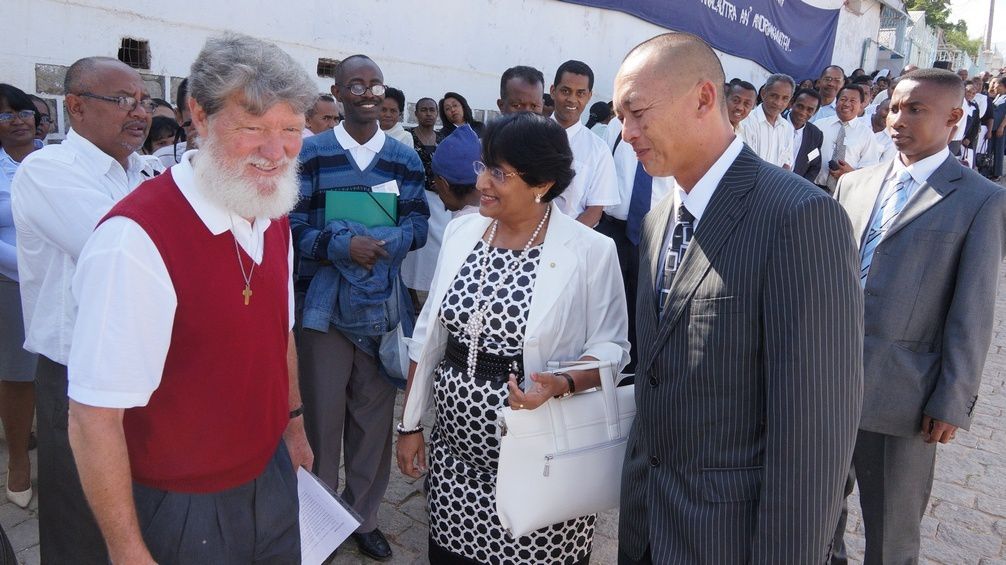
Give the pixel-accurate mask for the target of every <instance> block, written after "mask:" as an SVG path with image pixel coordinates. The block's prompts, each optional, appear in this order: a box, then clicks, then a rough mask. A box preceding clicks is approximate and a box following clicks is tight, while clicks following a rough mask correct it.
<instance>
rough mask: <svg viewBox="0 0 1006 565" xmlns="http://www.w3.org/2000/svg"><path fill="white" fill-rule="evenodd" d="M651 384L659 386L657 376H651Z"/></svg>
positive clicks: (655, 386) (654, 386)
mask: <svg viewBox="0 0 1006 565" xmlns="http://www.w3.org/2000/svg"><path fill="white" fill-rule="evenodd" d="M650 386H651V387H653V388H657V377H650Z"/></svg>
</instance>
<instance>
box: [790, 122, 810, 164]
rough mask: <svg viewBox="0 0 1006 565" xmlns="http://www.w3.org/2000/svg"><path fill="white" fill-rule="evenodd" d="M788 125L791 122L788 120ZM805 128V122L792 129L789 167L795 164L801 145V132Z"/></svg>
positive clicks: (791, 123)
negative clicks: (791, 153) (791, 158)
mask: <svg viewBox="0 0 1006 565" xmlns="http://www.w3.org/2000/svg"><path fill="white" fill-rule="evenodd" d="M789 125H790V126H792V125H793V122H790V123H789ZM806 130H807V124H804V126H803V127H802V128H800V129H795V128H794V129H793V161H791V162H792V163H793V165H790V166H791V167H793V166H795V165H796V159H797V157H799V156H800V147H801V146H803V132H804V131H806Z"/></svg>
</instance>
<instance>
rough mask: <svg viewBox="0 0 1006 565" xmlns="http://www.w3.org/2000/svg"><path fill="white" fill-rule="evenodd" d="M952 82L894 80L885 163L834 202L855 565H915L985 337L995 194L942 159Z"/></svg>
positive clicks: (1000, 228) (945, 78)
mask: <svg viewBox="0 0 1006 565" xmlns="http://www.w3.org/2000/svg"><path fill="white" fill-rule="evenodd" d="M963 95H964V84H963V83H962V82H961V80H960V79H959V78H958V77H957V75H955V74H953V73H951V72H950V71H944V70H938V69H923V70H917V71H914V72H912V73H911V74H909V75H906V76H905V77H903V78H902V79H901V80H900V81H899V82H898V85H897V87H896V88H895V90H894V94H893V95H892V96H891V110H890V114H889V116H888V118H887V127H888V131H889V132H890V133H891V138H892V139H893V140H894V144H895V145H896V146H897V148H898V157H897V158H896V159H894V161H893V162H888V163H884V164H881V165H876V166H873V167H867V168H864V169H862V170H860V171H854V172H852V173H849V174H848V175H845V176H844V177H842V179H841V181H840V182H839V184H838V187H837V190H836V193H835V197H836V198H837V199H838V201H839V203H841V205H842V206H843V207H844V208H845V209H846V211H848V213H849V216H850V218H851V219H852V226H853V231H854V234H855V236H856V238H857V241H859V244H860V247H861V253H860V267H861V271H860V276H861V282H862V285H863V291H864V294H865V323H866V326H865V330H866V337H865V342H864V348H863V349H864V352H863V362H864V365H865V372H864V381H865V391H864V397H863V418H862V422H861V423H860V425H859V435H858V438H857V441H856V449H855V455H854V457H853V464H854V470H855V475H856V479H857V481H858V482H859V489H860V502H861V504H862V506H863V521H864V523H865V526H866V563H867V564H873V563H916V562H917V561H918V555H919V523H920V522H921V520H922V515H923V513H924V512H925V509H926V504H927V503H928V501H929V493H930V489H931V487H932V481H933V465H934V463H935V460H936V443H937V442H939V443H948V442H949V441H951V440H952V439H953V438H954V435H955V433H956V431H957V429H958V428H964V429H967V428H968V427H969V426H970V424H971V415H972V412H973V410H974V407H975V402H976V401H977V399H978V387H979V385H980V383H981V376H982V367H983V366H984V364H985V356H986V354H987V353H988V348H989V343H990V342H991V336H992V320H993V317H992V316H993V308H992V305H993V304H995V295H996V288H997V286H998V281H999V268H1000V263H1001V262H1002V258H1003V252H1004V246H1006V233H1004V232H1006V191H1004V190H1003V189H1002V188H1001V187H999V186H998V185H996V184H994V183H992V182H991V181H989V180H987V179H985V178H983V177H982V176H980V175H979V174H978V173H976V172H974V171H972V170H970V169H968V168H966V167H964V166H962V165H961V164H960V162H958V161H957V159H955V158H954V157H953V156H952V155H951V154H950V152H949V151H948V150H947V139H949V138H950V133H951V131H952V130H953V128H954V126H955V125H956V124H957V122H958V121H959V120H960V118H961V113H962V112H963V110H961V102H960V101H961V97H962V96H963Z"/></svg>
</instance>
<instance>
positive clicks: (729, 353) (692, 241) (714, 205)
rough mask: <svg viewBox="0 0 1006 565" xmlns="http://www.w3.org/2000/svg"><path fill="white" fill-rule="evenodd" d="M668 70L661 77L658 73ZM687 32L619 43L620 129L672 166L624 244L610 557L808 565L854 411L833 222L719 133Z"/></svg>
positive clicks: (845, 224) (707, 80)
mask: <svg viewBox="0 0 1006 565" xmlns="http://www.w3.org/2000/svg"><path fill="white" fill-rule="evenodd" d="M668 77H674V79H673V80H669V79H668ZM722 85H723V69H722V67H721V66H720V62H719V60H718V59H717V57H716V54H715V53H714V52H713V51H712V49H710V48H709V46H708V45H706V44H705V43H703V42H702V40H701V39H699V38H697V37H695V36H693V35H690V34H686V33H668V34H665V35H661V36H658V37H656V38H654V39H651V40H649V41H647V42H645V43H643V44H641V45H640V46H638V47H636V48H635V49H633V50H632V51H631V52H630V53H629V55H628V56H627V57H626V59H625V61H624V62H623V64H622V67H621V69H620V70H619V72H618V75H617V77H616V79H615V108H616V110H617V112H618V114H619V118H620V119H621V120H622V121H623V124H624V126H623V128H624V129H623V130H622V137H623V139H624V140H625V142H626V143H629V144H631V145H632V148H633V149H634V150H635V151H636V154H637V156H638V157H639V160H640V161H641V162H642V164H643V167H644V168H645V169H646V172H647V173H649V174H651V175H654V176H669V175H673V176H674V178H675V180H676V181H677V184H678V187H679V188H680V190H677V191H674V192H672V193H671V194H670V195H668V196H667V197H666V198H665V199H664V200H663V201H662V202H661V203H660V204H658V205H657V206H656V207H655V208H654V209H653V210H651V211H650V213H649V214H648V215H647V216H646V219H645V220H644V222H643V233H642V238H641V241H640V259H639V262H640V265H639V287H638V296H637V302H636V324H637V329H638V343H639V344H640V351H639V361H638V365H637V367H636V381H635V382H636V385H635V386H636V407H637V415H636V421H635V425H634V426H633V429H632V432H631V434H630V437H629V442H628V446H627V450H626V459H625V465H624V469H623V478H622V494H621V500H622V504H621V521H620V523H619V561H620V562H621V563H626V564H631V563H822V562H824V561H825V560H826V559H827V558H828V555H829V544H830V541H831V537H832V533H833V531H834V528H835V524H836V522H837V521H838V511H839V503H840V501H841V498H842V487H843V485H844V483H845V478H846V475H847V473H848V467H847V466H848V465H849V463H850V461H851V458H852V448H853V443H854V441H855V434H856V427H857V425H858V423H859V413H860V408H861V404H862V370H863V367H862V339H863V334H862V331H863V330H862V328H863V318H862V306H863V297H862V292H861V291H860V289H859V286H858V284H857V283H858V276H857V274H858V267H859V260H858V256H857V253H856V246H855V241H854V240H853V237H852V229H851V226H850V225H849V219H848V217H847V216H846V215H845V213H844V212H843V211H842V209H841V207H840V206H838V204H837V203H836V202H835V201H834V200H832V199H831V198H829V197H828V195H827V194H825V193H823V192H822V191H821V190H819V189H818V188H816V187H815V186H814V185H812V184H810V183H809V182H807V181H806V180H804V179H802V178H800V177H798V176H797V175H794V174H792V173H790V172H788V171H784V170H782V169H779V168H778V167H773V166H770V165H769V164H768V163H766V162H765V161H762V160H761V159H759V158H758V157H757V156H756V155H755V154H754V152H752V151H751V150H750V149H749V148H748V147H746V146H745V145H744V144H743V142H741V141H740V140H739V139H737V138H736V137H735V135H734V131H733V128H732V127H731V126H730V121H729V119H728V117H727V111H726V106H725V104H724V100H723V87H722Z"/></svg>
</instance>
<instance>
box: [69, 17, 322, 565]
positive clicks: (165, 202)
mask: <svg viewBox="0 0 1006 565" xmlns="http://www.w3.org/2000/svg"><path fill="white" fill-rule="evenodd" d="M246 69H252V70H253V72H247V71H246ZM189 87H190V97H189V109H190V110H191V113H192V124H193V126H195V128H196V129H197V130H198V132H199V140H200V149H199V150H198V151H187V152H186V153H185V154H184V155H183V156H182V160H181V162H180V163H178V164H177V165H175V166H173V167H171V169H170V170H169V171H168V172H166V173H163V174H161V175H160V176H157V177H154V178H153V179H151V180H148V181H146V182H144V183H143V184H141V185H140V186H139V187H138V188H137V189H136V190H135V191H133V192H132V193H130V194H129V195H128V196H126V197H125V198H123V199H122V200H121V201H119V203H118V204H116V205H115V206H114V207H113V208H112V209H111V211H110V212H109V213H108V214H107V215H106V216H105V218H104V219H103V220H102V221H101V222H100V223H99V225H98V227H97V229H96V230H95V232H94V234H92V236H91V238H90V239H89V240H88V242H87V244H86V245H85V246H84V249H83V251H82V252H81V254H80V258H79V259H78V261H77V269H76V273H75V275H74V279H73V285H72V288H73V293H74V295H75V297H76V299H77V303H78V305H79V310H78V314H77V321H76V326H75V328H74V336H73V344H72V346H71V349H70V362H69V391H68V392H69V397H70V410H69V413H70V416H69V436H70V445H71V446H72V448H73V454H74V457H75V459H76V462H77V467H78V469H79V471H80V480H81V484H82V485H83V487H84V494H85V495H86V496H87V499H88V502H89V503H90V505H91V508H92V509H93V510H94V515H95V518H96V519H97V522H98V525H99V526H100V528H101V532H102V534H103V535H104V538H105V542H106V544H107V545H108V557H109V561H110V562H111V563H131V564H139V563H154V562H158V563H300V558H301V548H300V536H299V528H298V521H297V516H298V512H297V509H298V501H297V479H296V476H295V474H294V470H295V469H296V468H297V467H299V466H305V467H310V466H311V464H312V455H311V449H310V447H309V446H308V444H307V438H306V437H305V434H304V420H303V417H302V416H301V414H302V413H303V408H302V406H301V403H300V393H299V389H298V386H297V372H296V356H295V350H294V345H293V334H292V333H291V330H292V327H293V323H292V319H293V299H292V295H293V289H292V280H291V277H290V271H291V262H292V256H293V254H292V247H291V243H290V229H289V224H288V223H287V220H286V214H287V212H288V211H289V210H290V209H291V208H292V207H293V204H294V203H295V202H296V201H297V196H298V190H297V162H296V161H295V159H296V157H297V153H298V151H299V150H300V146H301V135H300V132H301V130H302V129H303V128H304V111H305V110H307V108H308V107H310V105H311V104H312V102H313V101H314V98H315V96H316V94H315V92H314V85H313V82H312V80H311V78H310V77H308V75H307V73H306V72H304V70H303V68H302V67H301V66H300V65H299V64H297V62H296V61H294V60H293V59H292V58H291V57H290V56H289V55H287V54H286V53H283V52H282V51H280V50H279V48H277V47H276V46H274V45H271V44H268V43H264V42H262V41H260V40H258V39H253V38H251V37H247V36H239V35H225V36H223V37H219V38H214V39H210V40H209V41H208V42H207V43H206V46H205V47H204V48H203V50H202V52H200V54H199V56H198V57H197V59H196V61H195V63H193V65H192V72H191V74H190V75H189ZM283 440H285V441H283Z"/></svg>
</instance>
